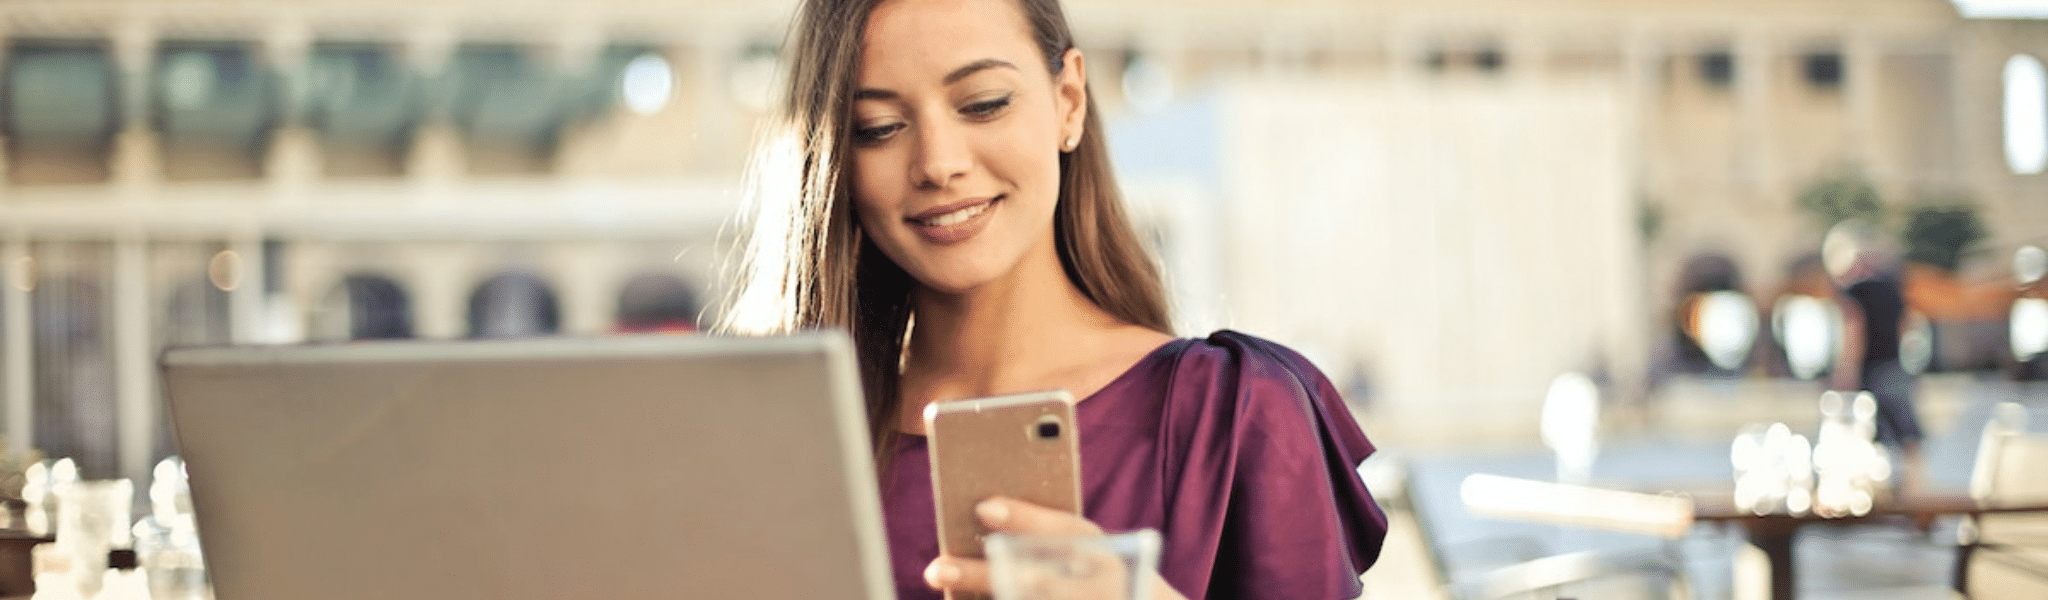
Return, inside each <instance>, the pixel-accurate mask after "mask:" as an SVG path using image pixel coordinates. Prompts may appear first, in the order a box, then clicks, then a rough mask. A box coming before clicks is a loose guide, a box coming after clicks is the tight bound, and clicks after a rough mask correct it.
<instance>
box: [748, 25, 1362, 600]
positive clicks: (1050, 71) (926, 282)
mask: <svg viewBox="0 0 2048 600" xmlns="http://www.w3.org/2000/svg"><path fill="white" fill-rule="evenodd" d="M789 45H790V48H791V54H790V56H789V61H790V62H789V69H790V83H789V87H788V88H787V92H788V96H787V98H786V102H787V104H786V107H785V108H786V111H787V114H786V115H784V117H785V118H786V119H787V120H786V122H784V123H783V124H784V125H785V126H786V127H787V130H786V131H785V132H784V133H786V134H788V136H789V137H788V138H786V139H783V140H782V143H781V144H778V142H777V140H774V139H771V140H770V141H769V143H768V144H766V145H765V146H764V147H763V152H762V154H761V155H760V156H761V158H757V161H756V164H755V169H756V173H755V175H756V177H757V179H759V181H758V182H757V183H760V184H762V185H761V186H760V187H761V189H763V190H764V192H763V193H764V194H767V193H769V192H767V191H766V190H769V189H771V188H774V187H775V186H783V187H787V188H793V189H789V190H788V191H787V192H786V194H787V195H793V196H795V197H794V198H774V197H764V198H761V199H760V204H761V207H762V209H763V213H762V216H761V217H759V218H757V219H756V221H755V223H754V226H755V230H754V236H753V237H752V238H751V239H750V240H749V242H748V243H749V246H750V247H749V252H748V258H747V259H746V260H747V261H748V262H747V263H745V264H744V265H743V266H744V268H743V269H742V272H741V276H742V277H743V278H745V280H743V281H741V282H739V285H738V286H736V288H735V289H736V290H738V296H737V302H736V303H735V305H734V307H733V310H732V311H731V313H730V314H731V315H732V316H731V317H730V321H729V322H728V326H729V327H731V328H732V329H735V330H739V331H747V332H778V331H790V330H796V329H805V328H817V327H835V328H845V329H848V330H850V331H851V334H852V337H853V339H854V343H855V344H856V346H857V347H858V350H859V360H860V365H861V370H862V380H863V381H862V383H863V386H864V388H865V391H866V396H867V403H868V416H869V425H870V431H871V433H872V434H873V440H874V444H875V446H874V451H875V458H876V461H877V466H878V474H879V477H880V478H881V482H880V483H881V488H882V494H883V504H884V512H885V518H886V523H887V527H888V530H889V531H888V537H889V546H890V553H891V557H892V560H893V563H894V568H893V573H894V577H895V581H896V585H897V589H898V594H899V596H900V597H902V598H938V597H939V596H940V592H939V591H937V590H940V589H945V590H954V591H979V592H986V591H987V590H988V589H989V581H988V572H987V564H986V563H984V562H983V561H980V560H973V559H966V558H961V557H942V556H939V553H938V538H937V533H936V532H937V528H936V525H935V523H934V508H933V499H932V485H931V479H930V473H929V469H930V464H929V462H928V461H929V455H928V447H927V446H926V440H925V438H924V437H923V434H924V431H923V427H924V424H923V422H922V420H921V419H920V416H921V414H922V413H923V411H924V408H925V407H926V406H927V405H930V404H932V403H935V402H941V401H946V400H954V399H961V398H970V397H981V396H990V395H998V394H1008V393H1019V392H1027V391H1037V390H1045V389H1052V388H1060V389H1065V390H1067V391H1069V392H1071V393H1072V394H1073V395H1074V396H1075V397H1076V398H1081V399H1082V400H1081V401H1080V403H1079V404H1078V405H1077V406H1076V417H1077V419H1078V427H1079V429H1080V432H1079V439H1080V447H1081V474H1082V496H1083V502H1084V506H1085V508H1084V511H1083V512H1084V513H1085V514H1084V515H1073V514H1066V513H1061V512H1057V511H1053V510H1050V509H1046V508H1042V507H1038V506H1033V505H1029V504H1026V503H1022V502H1017V501H1014V500H1008V499H1000V498H997V499H990V500H986V501H983V503H982V504H981V505H980V506H978V507H977V508H978V510H979V513H980V516H981V517H982V520H983V521H984V524H985V525H986V526H987V527H988V528H989V529H991V530H993V531H1006V532H1012V533H1026V534H1031V533H1038V534H1094V533H1099V532H1102V531H1104V530H1108V531H1124V530H1135V529H1140V528H1152V529H1156V530H1158V531H1159V532H1160V533H1161V534H1162V537H1163V539H1164V548H1163V550H1162V553H1161V556H1160V561H1159V573H1158V574H1156V575H1152V576H1150V577H1151V580H1152V581H1151V583H1150V586H1151V588H1152V590H1153V592H1154V595H1155V597H1159V598H1177V597H1187V598H1204V597H1213V598H1296V599H1312V598H1351V597H1355V596H1357V595H1358V594H1359V592H1360V584H1359V575H1360V574H1362V573H1363V572H1364V571H1365V569H1366V568H1367V567H1370V566H1371V565H1372V564H1373V562H1374V561H1375V560H1376V559H1377V557H1378V555H1379V549H1380V544H1381V542H1382V540H1383V539H1384V537H1385V534H1386V517H1385V516H1384V515H1383V514H1381V513H1380V511H1379V509H1378V507H1377V505H1376V504H1375V503H1374V501H1373V499H1372V497H1371V495H1370V493H1369V492H1368V491H1367V490H1366V488H1365V485H1364V483H1363V482H1362V481H1361V480H1360V479H1359V475H1358V473H1357V470H1356V469H1357V467H1358V465H1359V463H1360V461H1362V460H1364V459H1365V457H1366V456H1367V455H1369V454H1371V453H1372V451H1373V446H1372V444H1371V443H1370V442H1369V441H1367V439H1366V437H1365V435H1364V433H1363V432H1362V431H1360V429H1359V427H1358V425H1357V423H1356V422H1355V421H1354V420H1353V418H1352V416H1351V415H1350V413H1349V412H1348V411H1347V410H1346V408H1345V406H1344V403H1343V401H1342V399H1341V397H1340V395H1339V393H1338V392H1337V390H1336V389H1335V388H1334V387H1333V386H1332V385H1331V383H1330V381H1329V379H1328V378H1326V377H1325V376H1324V375H1323V374H1322V373H1321V372H1320V371H1319V370H1317V368H1316V367H1315V366H1313V365H1311V364H1310V363H1309V362H1308V361H1307V360H1305V359H1303V358H1302V357H1301V355H1299V354H1297V353H1295V352H1293V351H1292V350H1290V349H1288V348H1285V347H1282V346H1280V345H1279V344H1275V343H1273V342H1269V341H1266V340H1263V339H1260V338H1256V337H1252V336H1249V335H1245V334H1242V333H1237V332H1231V331H1219V332H1216V333H1214V334H1211V335H1209V336H1207V337H1204V338H1180V339H1175V338H1174V337H1173V336H1172V335H1171V333H1170V325H1169V319H1168V315H1167V307H1166V299H1165V293H1164V291H1163V286H1162V285H1161V280H1160V276H1159V273H1158V271H1157V267H1156V266H1155V265H1154V262H1153V261H1152V259H1151V257H1150V256H1149V255H1148V253H1147V251H1146V249H1145V248H1144V247H1143V246H1142V245H1141V244H1140V242H1139V240H1138V236H1137V235H1136V234H1135V233H1134V230H1133V227H1132V225H1131V223H1130V222H1129V219H1128V218H1127V217H1126V216H1125V213H1124V209H1123V207H1122V200H1121V193H1120V191H1119V190H1118V189H1117V186H1116V182H1115V180H1114V178H1113V176H1112V174H1111V171H1110V165H1109V156H1108V149H1107V145H1106V144H1105V143H1104V141H1103V137H1102V131H1103V127H1102V124H1101V118H1100V116H1099V113H1098V111H1097V110H1096V109H1095V106H1094V102H1093V101H1092V99H1091V95H1090V92H1089V88H1088V84H1087V70H1086V69H1087V62H1086V60H1085V59H1084V57H1083V55H1082V53H1081V51H1080V50H1078V49H1076V48H1075V45H1074V40H1073V37H1072V35H1071V33H1070V32H1069V29H1068V26H1067V24H1066V22H1065V17H1064V16H1063V14H1062V11H1061V9H1060V7H1059V6H1058V4H1057V3H1056V1H1055V0H809V1H806V2H804V3H803V5H802V8H801V9H800V11H799V13H798V15H797V17H796V20H795V23H794V25H793V30H792V32H791V37H790V40H789ZM778 156H779V157H780V159H778V158H777V157H778ZM778 160H780V162H777V161H778ZM776 167H782V168H785V169H788V171H789V172H775V171H774V169H775V168H776ZM785 200H786V201H788V202H790V204H786V205H785V204H778V202H783V201H785ZM778 209H780V210H787V211H789V212H788V213H786V214H785V213H780V212H777V210H778ZM763 310H765V311H766V314H767V315H768V316H767V317H766V318H760V317H759V316H758V313H753V312H752V311H763ZM749 314H755V315H756V316H751V317H750V316H748V315H749Z"/></svg>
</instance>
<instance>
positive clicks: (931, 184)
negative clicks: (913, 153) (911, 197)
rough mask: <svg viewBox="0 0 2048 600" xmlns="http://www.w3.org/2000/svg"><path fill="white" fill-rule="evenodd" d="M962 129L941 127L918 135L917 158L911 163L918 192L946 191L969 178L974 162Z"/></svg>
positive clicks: (950, 125)
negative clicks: (954, 182)
mask: <svg viewBox="0 0 2048 600" xmlns="http://www.w3.org/2000/svg"><path fill="white" fill-rule="evenodd" d="M963 133H965V132H963V131H961V128H960V126H959V125H957V124H954V123H944V122H941V123H938V124H933V125H927V126H922V127H919V128H918V131H917V157H916V158H915V159H914V160H913V161H912V162H911V167H910V169H911V173H910V176H911V178H912V180H913V181H914V182H915V183H916V184H917V186H918V187H919V188H923V189H944V188H945V187H946V186H947V185H950V184H951V183H952V181H953V180H954V179H958V178H960V177H962V176H964V175H966V174H967V170H968V169H969V168H972V166H973V165H974V158H973V156H972V155H971V154H970V153H969V152H968V150H967V140H966V137H965V136H964V135H962V134H963Z"/></svg>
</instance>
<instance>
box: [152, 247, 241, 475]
mask: <svg viewBox="0 0 2048 600" xmlns="http://www.w3.org/2000/svg"><path fill="white" fill-rule="evenodd" d="M231 256H234V254H233V253H232V252H231V251H229V250H227V249H226V245H225V244H218V243H213V244H187V243H164V244H157V245H155V246H153V247H152V248H151V250H150V258H151V261H152V262H153V264H154V267H155V269H154V270H155V271H156V272H161V273H169V274H172V276H171V277H169V278H167V279H166V280H164V282H163V285H161V286H158V289H160V290H161V292H160V293H158V295H157V297H158V298H159V299H160V302H161V303H162V311H163V313H162V316H161V318H159V319H156V330H155V335H154V337H153V341H154V343H155V345H154V346H152V348H153V349H155V350H161V349H163V348H165V347H169V346H200V345H213V344H226V343H229V342H232V341H233V338H232V337H231V336H232V334H233V328H232V326H231V325H232V324H231V323H230V322H229V318H230V317H229V314H228V313H229V309H228V306H229V300H228V292H227V290H226V289H223V286H222V285H221V284H222V283H229V284H230V286H231V285H232V283H233V282H232V279H234V278H235V276H234V275H233V274H229V273H223V271H224V270H227V269H230V268H232V267H225V263H228V262H231V260H232V259H226V258H224V257H231ZM159 393H161V390H159ZM159 406H161V404H159ZM155 421H156V423H155V424H154V425H152V426H151V429H152V430H153V431H154V434H153V435H154V437H155V439H154V440H152V441H151V442H150V446H151V448H152V451H151V455H150V462H151V463H155V462H156V461H159V460H163V459H164V458H165V457H168V456H171V455H173V454H177V453H178V452H177V449H176V447H175V446H176V445H175V439H174V437H173V436H172V434H171V426H170V424H171V421H170V415H169V414H167V413H166V412H164V411H161V410H159V411H156V412H155Z"/></svg>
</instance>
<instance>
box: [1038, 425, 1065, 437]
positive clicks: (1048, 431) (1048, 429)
mask: <svg viewBox="0 0 2048 600" xmlns="http://www.w3.org/2000/svg"><path fill="white" fill-rule="evenodd" d="M1058 437H1060V422H1059V421H1042V422H1039V424H1038V439H1042V440H1050V439H1054V438H1058Z"/></svg>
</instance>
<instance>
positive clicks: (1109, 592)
mask: <svg viewBox="0 0 2048 600" xmlns="http://www.w3.org/2000/svg"><path fill="white" fill-rule="evenodd" d="M1159 543H1160V542H1159V532H1157V531H1153V530H1150V529H1140V530H1137V531H1132V532H1128V533H1117V534H1109V535H1083V536H1055V535H1012V534H1007V533H996V534H991V535H989V536H988V539H987V540H986V542H985V546H986V550H987V553H988V562H989V578H990V580H991V581H990V583H991V584H992V587H993V588H994V591H995V598H996V600H1064V599H1068V598H1073V599H1082V598H1087V599H1097V598H1102V599H1110V598H1113V599H1117V600H1147V599H1148V598H1150V595H1151V591H1152V588H1151V580H1152V573H1153V572H1155V571H1157V570H1158V568H1159Z"/></svg>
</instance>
